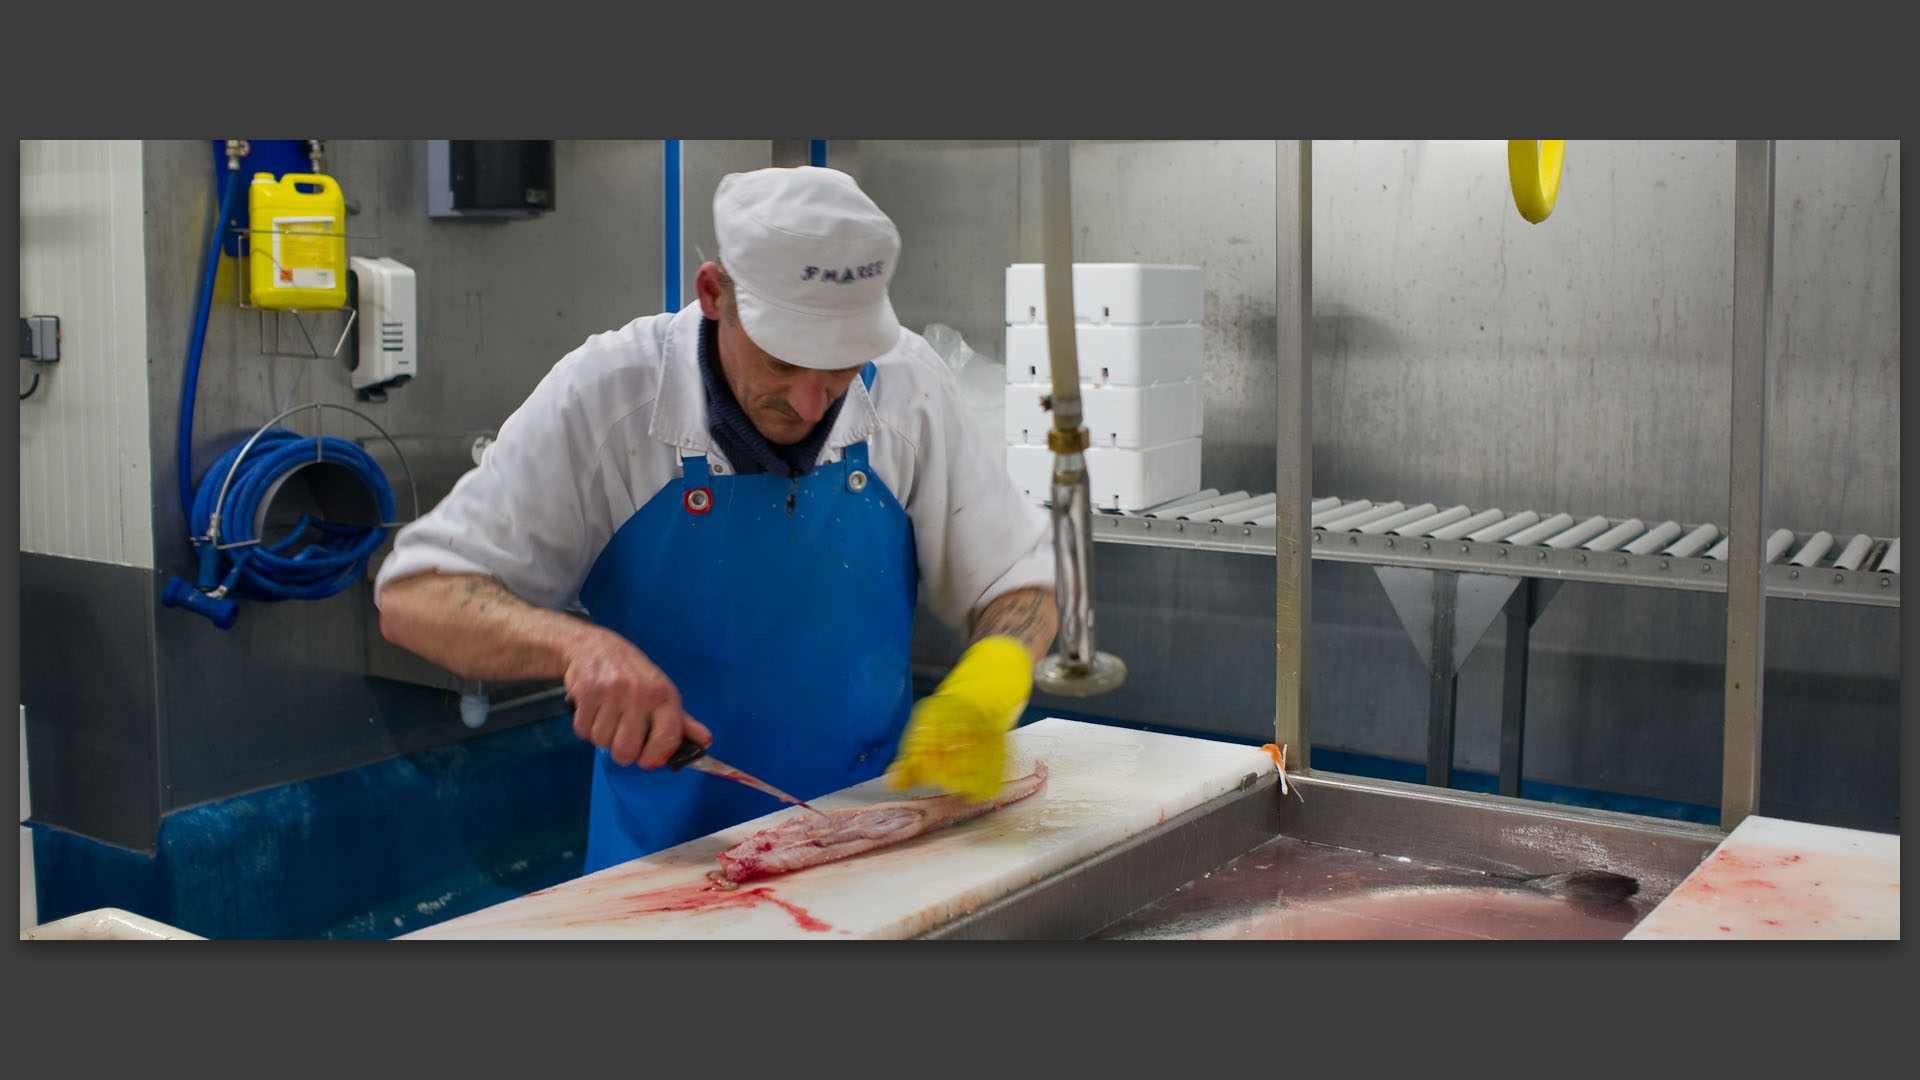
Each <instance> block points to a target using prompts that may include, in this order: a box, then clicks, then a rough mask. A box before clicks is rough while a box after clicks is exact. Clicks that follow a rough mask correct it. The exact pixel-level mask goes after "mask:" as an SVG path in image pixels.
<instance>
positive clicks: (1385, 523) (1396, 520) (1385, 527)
mask: <svg viewBox="0 0 1920 1080" xmlns="http://www.w3.org/2000/svg"><path fill="white" fill-rule="evenodd" d="M1433 510H1434V506H1433V504H1432V503H1421V504H1420V505H1419V506H1415V507H1412V508H1410V509H1406V510H1402V511H1400V512H1399V513H1397V514H1393V515H1391V516H1389V517H1383V518H1381V519H1380V520H1378V521H1369V522H1367V523H1366V524H1365V525H1363V526H1361V528H1360V531H1361V532H1363V533H1365V534H1367V535H1368V536H1377V535H1379V534H1381V533H1389V532H1392V531H1394V530H1395V529H1398V528H1399V527H1400V526H1402V525H1410V524H1412V523H1413V522H1416V521H1419V520H1420V519H1421V518H1426V517H1432V516H1433Z"/></svg>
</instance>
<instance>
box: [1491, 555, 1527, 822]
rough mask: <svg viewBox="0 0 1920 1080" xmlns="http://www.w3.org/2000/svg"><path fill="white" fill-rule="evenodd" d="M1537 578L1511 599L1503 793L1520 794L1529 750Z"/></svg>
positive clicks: (1503, 701) (1503, 697) (1504, 678)
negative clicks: (1529, 688) (1529, 667)
mask: <svg viewBox="0 0 1920 1080" xmlns="http://www.w3.org/2000/svg"><path fill="white" fill-rule="evenodd" d="M1534 588H1535V579H1533V578H1528V579H1526V580H1525V581H1523V582H1521V583H1520V587H1519V588H1517V589H1515V590H1514V592H1513V595H1512V596H1511V597H1509V598H1508V599H1507V648H1506V656H1505V658H1504V670H1503V671H1502V673H1501V683H1500V686H1501V689H1500V794H1502V795H1508V796H1513V797H1516V798H1517V797H1518V796H1519V794H1520V777H1521V775H1522V774H1523V772H1524V771H1525V770H1524V767H1523V761H1524V759H1525V752H1526V735H1527V730H1526V729H1527V661H1528V656H1529V653H1531V651H1532V645H1533V642H1532V638H1533V619H1534V612H1535V607H1536V605H1535V602H1534Z"/></svg>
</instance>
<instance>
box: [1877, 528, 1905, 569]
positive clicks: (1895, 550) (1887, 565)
mask: <svg viewBox="0 0 1920 1080" xmlns="http://www.w3.org/2000/svg"><path fill="white" fill-rule="evenodd" d="M1874 569H1876V570H1884V571H1886V572H1887V573H1889V574H1897V573H1899V572H1900V538H1899V537H1897V536H1896V537H1894V538H1893V543H1891V544H1888V545H1887V553H1886V554H1885V555H1883V556H1881V557H1880V565H1879V566H1876V567H1874Z"/></svg>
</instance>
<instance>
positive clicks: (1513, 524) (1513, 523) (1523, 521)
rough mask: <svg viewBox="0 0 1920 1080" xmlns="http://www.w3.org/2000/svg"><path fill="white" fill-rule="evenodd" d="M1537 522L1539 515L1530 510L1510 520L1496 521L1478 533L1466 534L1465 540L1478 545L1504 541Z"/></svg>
mask: <svg viewBox="0 0 1920 1080" xmlns="http://www.w3.org/2000/svg"><path fill="white" fill-rule="evenodd" d="M1539 520H1540V515H1539V514H1536V513H1534V512H1533V511H1531V510H1522V511H1520V512H1519V513H1517V514H1515V515H1513V516H1512V517H1510V518H1506V519H1504V520H1502V521H1496V522H1494V523H1493V524H1492V525H1488V526H1486V527H1485V528H1483V529H1481V530H1480V531H1479V532H1473V533H1468V534H1467V539H1469V540H1472V541H1474V542H1475V543H1479V542H1481V541H1484V540H1505V539H1506V538H1507V537H1509V536H1511V535H1512V534H1514V533H1517V532H1519V531H1520V530H1521V529H1524V528H1526V527H1527V526H1529V525H1532V524H1533V523H1534V522H1536V521H1539Z"/></svg>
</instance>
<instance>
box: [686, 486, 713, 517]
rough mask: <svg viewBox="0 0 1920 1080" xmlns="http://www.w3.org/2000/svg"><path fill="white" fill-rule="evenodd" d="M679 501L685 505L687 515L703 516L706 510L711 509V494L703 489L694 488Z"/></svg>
mask: <svg viewBox="0 0 1920 1080" xmlns="http://www.w3.org/2000/svg"><path fill="white" fill-rule="evenodd" d="M680 501H681V502H683V503H685V504H686V507H687V513H689V514H704V513H706V512H707V511H708V510H711V509H713V492H711V491H708V490H707V489H706V488H703V487H701V488H694V489H693V490H692V491H689V492H687V494H686V496H685V497H683V498H682V499H681V500H680Z"/></svg>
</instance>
